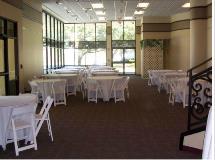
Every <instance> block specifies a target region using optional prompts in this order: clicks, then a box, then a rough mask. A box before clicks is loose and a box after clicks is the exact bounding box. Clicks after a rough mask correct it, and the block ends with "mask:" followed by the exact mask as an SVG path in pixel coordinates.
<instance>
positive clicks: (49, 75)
mask: <svg viewBox="0 0 215 160" xmlns="http://www.w3.org/2000/svg"><path fill="white" fill-rule="evenodd" d="M42 76H43V77H46V78H64V79H69V78H72V77H77V76H78V74H76V73H68V74H63V73H62V74H44V75H42Z"/></svg>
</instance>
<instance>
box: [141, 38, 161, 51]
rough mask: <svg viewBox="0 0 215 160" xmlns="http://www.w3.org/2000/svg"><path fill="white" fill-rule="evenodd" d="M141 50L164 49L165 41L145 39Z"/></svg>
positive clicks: (142, 41)
mask: <svg viewBox="0 0 215 160" xmlns="http://www.w3.org/2000/svg"><path fill="white" fill-rule="evenodd" d="M140 45H141V48H144V47H160V48H162V49H163V47H164V46H163V40H161V39H145V40H141V41H140Z"/></svg>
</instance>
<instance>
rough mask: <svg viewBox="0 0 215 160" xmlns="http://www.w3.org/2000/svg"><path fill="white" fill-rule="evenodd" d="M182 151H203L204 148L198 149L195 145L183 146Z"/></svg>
mask: <svg viewBox="0 0 215 160" xmlns="http://www.w3.org/2000/svg"><path fill="white" fill-rule="evenodd" d="M182 151H189V152H192V153H198V154H199V153H202V150H201V149H198V148H193V147H190V146H183V149H182Z"/></svg>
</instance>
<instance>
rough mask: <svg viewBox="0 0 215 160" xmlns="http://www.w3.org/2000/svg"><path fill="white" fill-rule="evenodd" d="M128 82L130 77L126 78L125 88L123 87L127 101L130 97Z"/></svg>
mask: <svg viewBox="0 0 215 160" xmlns="http://www.w3.org/2000/svg"><path fill="white" fill-rule="evenodd" d="M129 80H130V77H129V76H127V77H126V81H127V83H126V86H125V91H126V95H127V98H128V99H129V97H130V94H129V90H128V82H129Z"/></svg>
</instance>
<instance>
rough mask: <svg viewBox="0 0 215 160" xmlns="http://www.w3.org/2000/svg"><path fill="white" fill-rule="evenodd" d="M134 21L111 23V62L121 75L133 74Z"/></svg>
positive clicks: (134, 51)
mask: <svg viewBox="0 0 215 160" xmlns="http://www.w3.org/2000/svg"><path fill="white" fill-rule="evenodd" d="M135 55H136V42H135V21H112V62H113V67H114V68H116V69H117V70H119V72H120V73H122V74H135Z"/></svg>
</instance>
